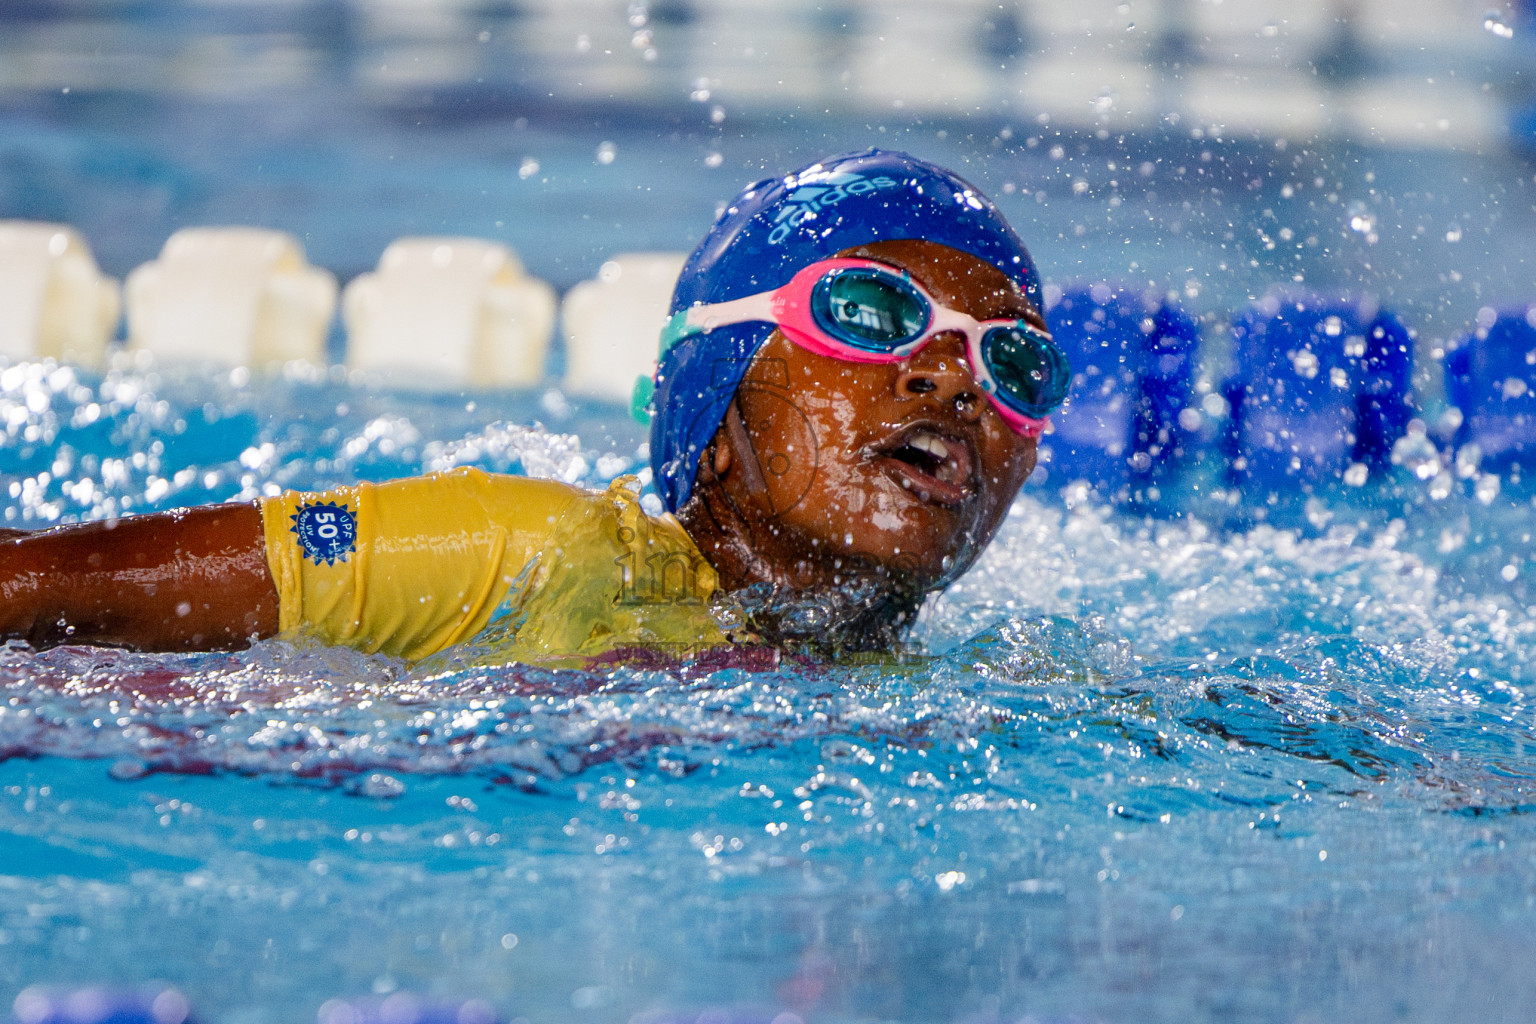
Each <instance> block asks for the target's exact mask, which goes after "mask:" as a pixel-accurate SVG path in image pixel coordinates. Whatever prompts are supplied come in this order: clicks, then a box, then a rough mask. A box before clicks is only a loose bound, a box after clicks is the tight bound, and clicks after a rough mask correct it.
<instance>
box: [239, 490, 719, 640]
mask: <svg viewBox="0 0 1536 1024" xmlns="http://www.w3.org/2000/svg"><path fill="white" fill-rule="evenodd" d="M633 482H634V481H633V478H620V479H619V480H616V481H614V482H613V484H612V485H610V486H609V488H608V490H607V491H606V492H604V493H597V492H592V491H584V490H580V489H578V488H575V487H570V486H567V485H565V484H561V483H555V482H552V481H548V480H530V479H528V478H526V477H514V476H504V475H499V474H490V473H485V472H482V471H480V470H478V469H456V470H452V471H451V472H447V473H438V474H434V475H431V476H425V477H413V478H410V479H406V480H395V481H391V482H389V483H382V484H369V483H363V484H357V485H356V486H353V487H340V488H337V489H335V490H332V491H325V492H323V493H313V494H305V493H300V492H296V491H289V492H286V493H284V494H282V495H280V496H279V497H276V498H269V499H266V500H264V501H263V502H262V503H261V515H262V526H263V530H264V533H265V535H266V543H267V564H268V566H269V567H270V568H271V570H272V579H273V580H274V581H275V582H276V584H277V593H278V597H279V606H278V608H279V611H278V616H279V628H280V630H281V631H282V632H283V633H284V634H296V633H301V632H302V633H309V634H311V635H315V636H318V637H319V638H321V639H323V640H325V641H326V642H328V643H334V644H345V645H347V646H350V647H356V648H359V649H361V650H364V651H369V652H374V651H382V652H384V653H385V654H391V655H396V656H398V657H403V658H408V659H411V660H418V659H421V658H424V657H426V656H427V655H429V654H433V653H435V652H437V651H441V650H443V649H444V648H446V647H450V646H452V645H454V644H457V643H460V642H462V641H465V640H469V639H472V638H475V639H477V644H478V645H479V646H481V647H482V648H485V649H488V650H491V651H493V652H494V656H495V657H496V658H497V659H504V660H508V661H529V662H546V663H547V662H551V661H559V662H569V661H571V660H572V659H573V658H585V657H589V656H592V655H597V654H602V653H604V652H607V651H611V650H613V649H615V648H618V647H624V646H629V645H643V646H648V647H663V648H674V649H677V650H678V652H679V653H684V652H686V651H688V650H697V649H698V648H700V647H705V646H714V645H718V644H724V643H726V642H728V640H727V637H726V635H725V634H724V633H723V632H722V631H721V628H720V625H719V624H718V623H717V622H716V620H715V619H714V617H713V616H712V615H711V614H710V612H709V599H710V597H711V596H712V595H713V594H714V592H715V589H716V587H717V586H718V579H717V577H716V575H715V571H714V569H713V568H711V567H710V565H709V563H708V562H706V561H705V560H704V556H703V555H701V554H700V553H699V550H698V548H696V547H695V546H694V544H693V542H692V540H690V539H689V537H688V534H687V533H686V532H685V531H684V530H683V528H682V525H681V524H680V523H678V521H677V520H676V519H674V518H672V517H671V516H670V515H668V516H661V517H652V516H648V515H646V514H645V513H644V511H642V510H641V508H640V504H639V502H638V501H637V500H636V497H635V494H634V492H633V491H632V490H631V489H630V488H631V487H632V486H633Z"/></svg>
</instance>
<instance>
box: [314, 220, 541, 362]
mask: <svg viewBox="0 0 1536 1024" xmlns="http://www.w3.org/2000/svg"><path fill="white" fill-rule="evenodd" d="M555 307H556V302H555V292H554V289H553V288H552V287H550V285H549V284H548V283H547V282H545V281H541V280H539V279H538V278H534V277H530V276H528V274H526V273H525V272H524V270H523V265H522V263H521V261H519V260H518V258H517V256H516V255H515V254H514V253H513V252H512V251H511V250H510V249H508V248H507V247H506V246H504V245H501V244H499V243H496V242H489V241H484V240H482V239H478V238H401V239H397V240H396V241H394V242H392V243H390V246H389V248H387V249H385V250H384V255H383V256H382V257H381V258H380V259H379V268H378V270H377V271H375V272H373V273H369V274H360V275H359V276H358V277H357V278H355V279H354V280H353V281H352V282H351V283H350V284H348V285H347V287H346V290H345V291H344V292H343V293H342V317H343V320H344V322H345V324H346V328H347V366H348V367H349V368H351V369H354V370H362V371H365V372H369V373H376V374H379V375H380V376H382V377H383V378H385V379H386V380H387V381H389V382H390V383H392V384H401V385H407V386H411V387H422V388H431V387H445V388H452V387H475V388H495V387H533V386H535V385H537V384H538V383H539V382H540V381H542V380H543V377H544V360H545V357H546V356H547V354H548V352H549V342H550V339H551V337H553V335H554V327H555Z"/></svg>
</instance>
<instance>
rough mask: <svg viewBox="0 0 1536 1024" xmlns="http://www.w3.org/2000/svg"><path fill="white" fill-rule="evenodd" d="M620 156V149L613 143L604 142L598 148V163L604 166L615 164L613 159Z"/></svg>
mask: <svg viewBox="0 0 1536 1024" xmlns="http://www.w3.org/2000/svg"><path fill="white" fill-rule="evenodd" d="M618 155H619V147H618V146H615V145H614V144H613V143H611V142H602V143H599V144H598V147H597V162H598V163H600V164H603V165H605V166H606V165H607V164H611V163H613V158H614V157H616V156H618Z"/></svg>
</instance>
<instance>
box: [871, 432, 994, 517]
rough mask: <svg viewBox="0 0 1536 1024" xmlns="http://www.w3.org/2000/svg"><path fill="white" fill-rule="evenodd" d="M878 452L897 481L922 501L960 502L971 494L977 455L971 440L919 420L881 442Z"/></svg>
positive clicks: (887, 470)
mask: <svg viewBox="0 0 1536 1024" xmlns="http://www.w3.org/2000/svg"><path fill="white" fill-rule="evenodd" d="M875 454H876V457H877V458H878V459H879V460H880V462H881V466H882V468H883V469H884V470H885V471H886V472H887V473H889V474H890V475H891V476H892V477H894V478H895V480H896V482H897V483H899V484H901V486H902V487H904V488H906V489H907V490H908V491H911V492H912V493H913V494H915V495H917V496H918V497H919V498H920V499H922V500H923V501H927V502H933V503H935V504H939V505H957V504H959V503H960V502H962V501H964V500H965V499H966V498H967V497H969V496H970V494H971V474H972V469H973V467H974V466H975V464H976V459H975V455H974V453H973V451H972V448H971V444H970V442H968V441H963V440H961V439H959V438H956V437H953V436H950V435H946V434H941V433H939V432H938V431H937V430H935V429H933V427H931V426H927V425H925V424H921V423H918V424H913V425H912V426H908V427H905V428H903V429H902V430H900V431H898V432H897V433H896V434H894V435H892V436H891V437H890V438H887V439H886V440H885V441H883V442H881V443H880V444H879V445H878V446H877V447H876V449H875Z"/></svg>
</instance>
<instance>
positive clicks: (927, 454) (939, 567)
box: [679, 240, 1045, 597]
mask: <svg viewBox="0 0 1536 1024" xmlns="http://www.w3.org/2000/svg"><path fill="white" fill-rule="evenodd" d="M838 255H840V256H857V257H864V258H867V259H873V260H878V261H880V262H882V263H887V264H889V265H891V266H893V267H897V268H900V269H903V270H906V271H908V272H909V273H910V274H911V275H912V277H913V278H914V279H915V280H916V281H917V282H918V283H919V284H921V285H922V286H923V287H924V288H925V289H926V290H927V291H928V292H929V294H931V295H932V296H933V297H934V298H935V299H936V300H938V301H939V302H941V303H943V304H944V305H947V306H950V307H952V308H955V309H958V310H962V311H964V312H966V313H969V314H970V315H971V316H973V317H975V318H976V319H1024V320H1028V321H1029V322H1030V323H1032V324H1034V325H1035V326H1037V327H1039V328H1041V329H1042V330H1043V329H1045V323H1044V321H1043V320H1042V319H1041V316H1040V314H1039V312H1038V311H1037V310H1035V309H1034V307H1033V306H1032V305H1031V303H1030V302H1029V300H1028V299H1027V298H1026V297H1025V296H1024V295H1023V293H1022V292H1021V291H1020V290H1019V288H1018V286H1017V285H1015V284H1014V283H1013V282H1012V281H1011V280H1010V279H1009V278H1008V277H1007V276H1006V275H1004V274H1003V273H1002V272H1001V271H1000V270H998V269H997V268H996V267H994V266H992V265H991V264H989V263H986V262H984V261H982V260H979V259H976V258H975V257H973V256H970V255H968V254H966V253H962V252H958V251H956V250H954V249H951V248H948V247H947V246H942V245H938V244H936V243H932V242H924V241H916V240H904V241H888V242H879V243H874V244H871V245H866V246H861V247H858V248H855V249H849V250H846V251H844V252H842V253H839V254H838ZM737 403H738V406H739V408H740V411H741V420H742V423H743V424H744V426H745V433H744V436H743V435H741V434H739V433H738V434H737V436H733V432H732V431H731V430H730V429H729V428H728V426H722V428H721V430H720V431H719V432H718V433H717V434H716V436H715V439H714V441H713V443H712V447H711V448H710V449H709V450H707V451H706V452H705V453H704V455H703V456H702V458H701V465H700V473H699V477H698V484H697V486H696V489H695V495H694V497H693V499H692V500H690V502H689V503H688V505H687V506H685V507H684V508H683V509H682V510H681V511H680V513H679V518H680V519H681V520H682V521H683V524H684V526H685V527H686V528H687V529H688V532H689V534H690V535H691V536H692V537H693V539H694V541H695V542H696V543H698V544H699V546H700V549H701V550H702V551H703V553H704V555H705V556H706V557H707V558H709V560H710V561H711V563H712V564H714V566H715V567H716V569H718V570H719V571H720V574H721V580H722V583H723V584H724V586H725V587H726V588H727V589H738V588H741V587H744V586H749V585H752V584H778V585H781V586H785V587H791V588H796V589H824V588H836V587H840V586H843V585H845V584H847V583H848V582H849V581H850V580H852V579H855V578H859V577H868V576H870V575H874V576H878V577H881V578H883V579H885V580H886V581H888V583H889V585H890V586H892V587H894V588H899V589H903V590H906V591H909V592H910V593H912V594H915V595H916V596H919V597H920V596H921V594H923V593H926V592H928V591H931V590H934V589H937V588H939V587H942V586H944V585H945V584H946V583H948V582H949V581H951V580H953V579H954V578H955V577H956V576H958V575H959V574H960V573H962V572H964V571H965V569H966V568H967V567H969V566H970V564H971V563H972V562H973V561H975V559H976V557H977V556H978V555H979V554H980V553H981V551H982V549H983V548H985V547H986V545H987V543H988V542H989V541H990V540H991V539H992V536H993V534H995V533H996V532H997V528H998V526H999V524H1000V523H1001V522H1002V520H1003V517H1004V516H1005V515H1006V514H1007V512H1008V508H1009V506H1010V505H1011V504H1012V502H1013V499H1014V497H1015V495H1016V494H1017V493H1018V490H1019V487H1020V486H1021V485H1022V484H1023V483H1024V480H1025V478H1027V477H1028V476H1029V474H1030V472H1031V471H1032V470H1033V469H1034V466H1035V449H1036V439H1035V438H1032V437H1026V436H1023V435H1021V434H1019V433H1017V432H1015V431H1014V430H1013V429H1012V428H1010V427H1009V426H1008V425H1007V424H1006V423H1005V422H1004V421H1003V419H1002V417H1001V416H999V415H998V413H997V410H996V409H995V408H993V406H992V404H991V402H990V401H989V400H988V399H987V398H986V397H985V395H984V394H983V393H982V392H981V390H980V388H979V387H978V385H977V383H976V380H975V378H974V377H973V376H972V374H971V371H970V367H969V365H968V364H967V361H966V344H965V339H964V337H963V336H962V335H960V334H958V333H948V334H941V335H938V336H936V337H934V338H932V339H931V340H930V341H929V342H928V344H927V345H926V346H924V347H923V348H922V349H920V350H919V351H918V352H916V353H914V354H913V355H912V356H911V357H909V358H907V359H905V360H903V361H901V362H897V363H849V362H843V361H840V360H836V359H832V358H829V357H825V356H820V355H815V354H813V353H810V352H807V351H806V350H804V349H802V348H800V347H799V346H797V345H795V344H794V343H793V342H791V341H789V340H788V339H786V338H785V337H784V336H783V335H782V334H781V333H779V332H778V331H775V332H774V333H773V335H772V336H771V337H770V338H769V340H768V341H767V343H765V344H764V346H763V347H762V349H760V350H759V353H758V355H757V356H756V358H755V359H754V361H753V364H752V367H751V369H750V370H749V371H748V374H747V377H746V379H745V380H744V381H743V383H742V385H741V387H740V389H739V390H738V392H737ZM935 440H937V441H938V442H939V443H938V444H937V445H936V444H935V443H934V442H935ZM743 442H745V444H743ZM743 447H745V448H746V450H742V449H743ZM940 455H942V457H939V456H940ZM747 460H752V461H751V462H750V463H749V462H748V461H747ZM753 463H755V466H756V470H757V471H756V472H754V471H753ZM759 481H760V482H759Z"/></svg>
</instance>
